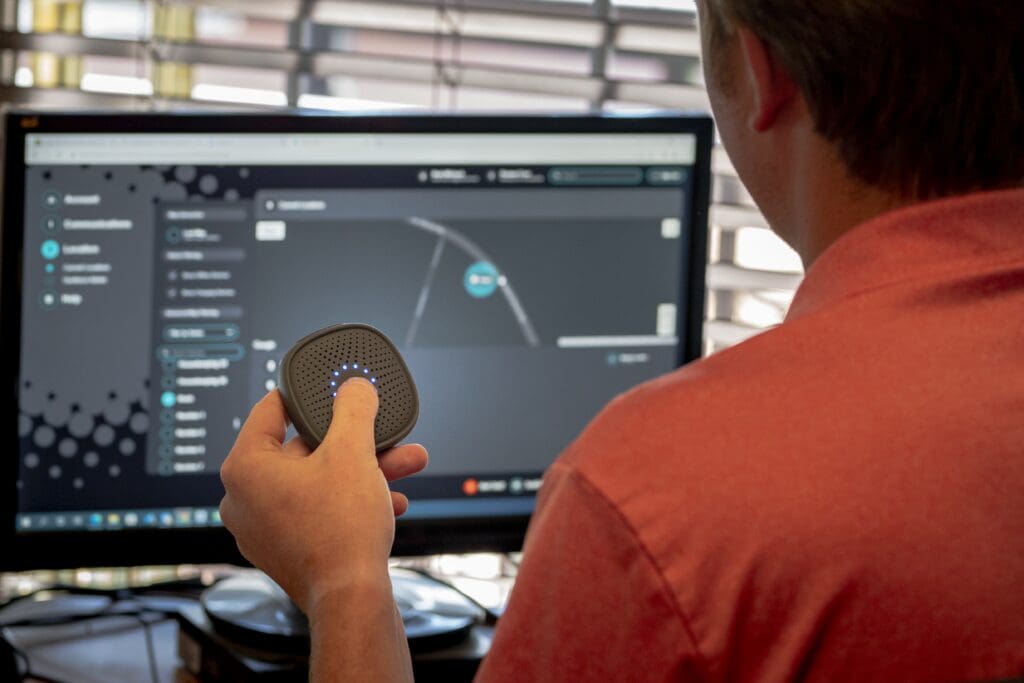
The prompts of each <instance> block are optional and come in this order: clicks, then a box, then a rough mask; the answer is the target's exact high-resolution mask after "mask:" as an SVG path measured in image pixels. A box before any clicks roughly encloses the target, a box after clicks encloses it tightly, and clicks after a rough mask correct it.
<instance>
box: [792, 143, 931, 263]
mask: <svg viewBox="0 0 1024 683" xmlns="http://www.w3.org/2000/svg"><path fill="white" fill-rule="evenodd" d="M812 146H813V147H814V149H809V150H808V152H809V153H808V154H805V155H802V159H803V162H804V163H802V164H799V166H800V167H799V169H798V170H799V172H798V173H797V175H796V179H797V180H796V183H795V187H794V195H793V196H794V204H793V214H792V215H793V221H792V223H791V225H790V226H789V228H790V229H789V231H788V234H787V235H785V238H786V240H787V241H788V242H789V243H790V245H791V246H792V247H793V248H794V249H795V250H796V251H797V253H798V254H800V258H801V260H802V261H803V264H804V269H805V270H806V269H808V268H810V267H811V264H813V263H814V261H816V260H817V258H818V257H819V256H820V255H821V254H822V253H823V252H824V251H825V250H826V249H828V248H829V247H830V246H831V245H832V244H833V243H834V242H835V241H836V240H838V239H839V238H840V237H842V236H843V235H845V234H846V233H847V232H849V231H850V230H852V229H854V228H856V227H857V226H858V225H861V224H862V223H866V222H867V221H869V220H871V219H872V218H875V217H877V216H880V215H882V214H884V213H888V212H889V211H893V210H894V209H898V208H901V207H904V206H908V205H910V204H913V203H915V200H913V199H909V198H907V197H904V196H901V195H899V194H896V193H892V192H887V191H884V190H881V189H878V188H875V187H872V186H869V185H867V184H866V183H864V182H862V181H860V180H858V179H856V178H854V177H852V176H851V175H850V173H849V172H848V171H847V170H846V167H845V165H844V164H843V163H842V161H841V160H840V159H839V157H838V155H837V154H836V153H835V151H834V149H833V148H832V147H831V145H828V146H827V147H824V148H823V147H821V146H819V145H812Z"/></svg>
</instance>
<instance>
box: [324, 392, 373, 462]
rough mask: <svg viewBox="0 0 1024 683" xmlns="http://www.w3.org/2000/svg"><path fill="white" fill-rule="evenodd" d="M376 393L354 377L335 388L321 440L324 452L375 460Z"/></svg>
mask: <svg viewBox="0 0 1024 683" xmlns="http://www.w3.org/2000/svg"><path fill="white" fill-rule="evenodd" d="M377 406H378V397H377V389H376V387H374V386H373V385H372V384H370V383H369V382H367V381H366V380H365V379H362V378H360V377H356V378H353V379H350V380H348V381H346V382H345V383H344V384H342V385H341V387H339V388H338V397H337V398H336V399H334V414H333V416H332V417H331V425H330V427H328V429H327V435H326V436H324V440H323V444H322V446H321V448H323V447H324V446H326V447H327V450H328V451H334V450H340V451H341V452H343V453H349V452H355V453H356V454H359V455H369V456H374V457H375V456H376V454H377V448H376V441H375V439H374V429H373V423H374V420H375V419H376V418H377Z"/></svg>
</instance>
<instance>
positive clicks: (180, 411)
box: [17, 163, 692, 533]
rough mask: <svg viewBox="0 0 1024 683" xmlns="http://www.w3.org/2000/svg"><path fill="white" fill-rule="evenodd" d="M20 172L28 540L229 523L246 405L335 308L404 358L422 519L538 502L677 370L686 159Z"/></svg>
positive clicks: (331, 318)
mask: <svg viewBox="0 0 1024 683" xmlns="http://www.w3.org/2000/svg"><path fill="white" fill-rule="evenodd" d="M25 172H26V182H25V186H26V193H25V214H24V215H25V226H24V230H25V241H24V244H25V249H24V251H25V257H24V297H23V303H22V305H23V320H22V359H21V376H20V379H19V381H20V390H19V401H20V413H19V416H18V428H19V437H20V453H19V455H18V457H19V472H20V475H19V481H18V487H19V492H18V508H19V515H18V522H17V523H18V527H19V531H21V532H26V533H29V532H36V531H54V530H68V529H76V528H80V529H94V530H110V529H120V528H127V527H135V526H137V527H182V526H185V527H188V526H208V525H216V524H219V518H218V516H217V511H216V508H217V505H218V503H219V501H220V498H221V496H222V488H221V485H220V481H219V477H218V474H217V473H218V469H219V467H220V464H221V462H222V461H223V459H224V457H225V456H226V454H227V452H228V451H229V449H230V448H231V445H232V443H233V442H234V439H235V437H236V435H237V433H238V430H239V428H240V426H241V425H242V423H243V422H244V420H245V418H246V415H247V414H248V411H249V408H250V407H251V406H252V404H253V403H254V402H255V401H257V400H258V399H259V398H260V397H261V396H263V395H264V394H265V393H266V392H268V391H271V390H273V389H275V387H276V382H277V377H278V364H279V363H280V360H281V358H282V356H283V355H284V353H285V352H286V351H287V350H288V349H289V348H290V347H291V345H292V344H293V343H294V342H295V341H296V340H298V339H299V338H300V337H302V336H304V335H306V334H308V333H309V332H311V331H313V330H316V329H319V328H321V327H325V326H327V325H333V324H337V323H342V322H362V323H368V324H370V325H373V326H375V327H377V328H378V329H380V330H382V331H383V332H384V333H385V334H387V335H388V336H389V337H390V338H391V339H392V340H393V341H394V342H395V344H396V345H397V346H398V348H399V350H400V351H401V353H402V354H403V356H404V357H405V359H406V361H407V363H408V365H409V367H410V370H411V371H412V374H413V376H414V378H415V380H416V383H417V386H418V388H419V391H420V401H421V415H420V419H419V422H418V425H417V427H416V429H415V430H414V431H413V433H412V434H411V435H410V437H409V438H408V439H407V440H410V441H418V442H421V443H423V444H425V445H426V446H427V448H428V449H429V451H430V454H431V465H430V467H429V469H428V471H427V472H426V473H424V474H423V475H421V476H418V477H415V478H413V479H411V480H410V481H407V482H402V483H400V484H398V485H397V486H396V488H398V489H399V490H402V491H405V492H407V493H408V494H409V495H410V497H411V498H412V499H413V505H412V509H411V511H410V516H413V517H416V516H417V515H418V516H420V517H430V516H439V517H440V516H443V517H458V516H463V515H472V516H481V515H487V514H522V513H525V512H529V511H530V510H531V509H532V504H533V494H534V493H535V492H536V490H537V488H538V487H539V485H540V481H541V474H542V472H543V471H544V469H545V468H546V467H547V466H548V465H549V464H550V463H551V462H552V460H553V459H554V458H555V457H556V456H557V455H558V454H559V453H560V452H561V451H562V450H563V449H564V448H565V447H566V446H567V445H568V444H569V443H570V442H571V440H572V439H573V438H574V437H575V436H576V435H577V434H578V433H579V432H580V430H581V429H582V428H583V427H584V426H585V425H586V423H587V422H588V421H589V420H590V419H591V418H592V417H593V416H594V415H595V414H596V413H597V412H598V411H599V410H600V409H601V408H602V407H603V406H604V405H605V404H606V403H607V402H608V401H609V400H610V399H611V398H613V397H614V396H615V395H616V394H619V393H621V392H623V391H625V390H627V389H628V388H630V387H632V386H634V385H636V384H638V383H640V382H642V381H644V380H647V379H649V378H651V377H654V376H656V375H659V374H663V373H665V372H667V371H669V370H671V369H673V368H674V367H675V365H676V363H677V362H678V344H679V340H678V339H677V334H678V331H677V329H678V324H677V323H678V322H679V321H680V320H682V319H684V318H685V316H686V315H687V312H686V311H685V310H684V301H683V300H681V295H682V292H683V285H682V283H683V282H684V281H685V273H684V271H683V264H684V254H683V249H684V246H683V245H685V244H686V243H687V239H688V230H689V220H688V212H689V205H690V195H691V182H692V177H691V170H690V168H689V167H687V166H679V165H672V166H660V165H637V166H635V167H623V166H621V165H615V166H608V167H602V166H587V167H573V168H563V167H559V166H536V167H522V166H518V165H517V166H512V167H503V166H501V165H500V164H488V165H481V166H474V165H469V166H451V165H444V166H441V167H437V166H432V165H430V164H423V163H410V164H408V165H405V166H402V165H390V166H387V167H382V166H373V165H360V166H337V165H335V166H325V165H316V166H301V165H294V164H293V165H289V166H270V165H235V164H227V165H210V164H204V165H192V164H185V163H183V164H175V165H166V166H146V165H118V164H74V165H72V164H46V163H39V164H31V165H28V166H27V167H26V171H25ZM328 371H329V369H327V368H325V378H326V376H327V373H328Z"/></svg>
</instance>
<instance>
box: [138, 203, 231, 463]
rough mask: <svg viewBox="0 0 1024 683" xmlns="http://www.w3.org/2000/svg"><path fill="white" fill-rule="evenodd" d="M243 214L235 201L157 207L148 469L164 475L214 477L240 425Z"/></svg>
mask: <svg viewBox="0 0 1024 683" xmlns="http://www.w3.org/2000/svg"><path fill="white" fill-rule="evenodd" d="M250 225H251V220H250V214H249V210H248V208H247V207H246V206H245V205H242V204H231V203H204V204H202V205H201V206H197V205H196V204H182V205H164V206H162V207H161V209H160V210H159V215H158V216H157V224H156V234H157V240H156V241H155V245H156V248H155V250H154V251H155V254H154V257H155V267H154V274H155V282H156V283H157V286H156V287H155V289H154V301H155V306H154V309H153V310H154V315H153V339H154V346H155V356H154V363H155V368H154V372H153V374H152V376H153V377H159V381H158V382H154V383H153V396H152V405H153V406H155V407H156V410H157V411H158V414H159V423H160V428H159V432H158V435H157V438H156V439H154V440H151V442H150V443H151V445H150V447H149V454H148V459H147V469H148V471H150V472H151V473H155V474H160V475H165V476H170V475H176V474H200V473H204V472H206V473H208V472H211V471H216V468H217V467H218V466H219V463H220V461H221V460H222V459H223V457H224V455H225V454H226V453H227V451H228V449H229V448H230V445H231V443H230V439H232V438H233V435H234V433H235V431H237V429H238V427H239V419H238V417H237V416H238V414H239V412H240V407H238V406H235V405H234V403H235V400H234V399H235V398H236V397H238V396H240V395H244V392H238V391H237V390H234V388H235V387H236V385H238V384H239V383H243V384H244V385H246V386H247V385H248V377H247V373H246V371H245V369H244V368H243V367H242V362H243V360H244V359H245V354H246V349H245V346H244V345H243V343H242V341H241V339H242V329H241V328H240V325H241V321H242V318H243V313H244V311H243V308H242V306H241V305H240V303H239V302H240V291H239V289H238V287H239V282H240V281H242V280H243V279H244V278H242V277H239V274H240V273H239V270H240V268H241V267H242V265H243V264H244V262H245V260H246V255H247V252H246V245H245V242H246V239H247V238H246V235H247V232H248V230H247V228H248V227H249V226H250Z"/></svg>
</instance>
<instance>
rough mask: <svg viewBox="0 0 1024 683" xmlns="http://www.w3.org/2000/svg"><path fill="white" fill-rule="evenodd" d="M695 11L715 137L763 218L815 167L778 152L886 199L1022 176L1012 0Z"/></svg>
mask: <svg viewBox="0 0 1024 683" xmlns="http://www.w3.org/2000/svg"><path fill="white" fill-rule="evenodd" d="M701 15H702V31H703V35H704V50H705V55H704V57H705V74H706V78H707V81H708V89H709V93H710V96H711V100H712V105H713V107H714V109H715V113H716V115H717V118H718V122H719V127H720V130H721V134H722V138H723V141H724V142H725V144H726V146H727V147H728V149H729V151H730V154H731V155H732V156H733V159H734V162H735V163H736V165H737V169H738V170H739V172H740V174H741V176H743V179H744V180H745V181H746V182H747V184H748V186H750V189H751V192H752V193H753V195H754V197H755V199H757V200H758V201H759V203H761V204H762V208H763V209H764V210H765V213H766V215H768V216H769V220H772V219H773V215H772V214H773V213H774V214H775V215H774V219H775V220H773V225H775V224H776V223H777V222H780V221H781V222H783V223H785V222H787V221H791V220H792V216H791V214H792V213H793V211H794V210H796V208H797V207H794V206H792V203H793V202H795V201H798V200H799V198H796V197H793V196H779V195H780V193H781V192H783V191H784V185H785V183H784V182H781V181H784V180H785V179H786V176H787V175H789V174H791V173H792V172H794V171H796V172H799V173H805V174H806V173H807V172H813V171H814V170H815V169H813V168H810V167H807V168H795V169H794V168H793V166H792V165H793V164H794V163H795V164H799V163H800V162H801V159H794V158H789V157H788V155H789V153H791V152H793V153H796V154H801V153H807V152H811V151H813V156H814V157H815V162H814V163H816V164H818V165H821V166H827V165H828V161H829V159H830V158H831V157H833V156H834V158H835V159H836V160H837V161H838V162H839V165H840V167H841V169H842V170H843V171H844V172H845V174H846V175H847V176H848V179H849V181H850V182H849V187H854V186H857V185H859V186H860V187H861V188H862V190H863V191H864V192H866V193H871V194H875V195H879V196H881V195H885V196H888V197H889V198H890V199H891V200H892V201H891V203H892V204H900V203H907V202H911V201H916V200H922V199H928V198H936V197H943V196H950V195H957V194H964V193H967V192H970V191H974V190H982V189H995V188H1002V187H1011V186H1016V185H1020V184H1021V183H1022V182H1024V2H1022V1H1021V0H942V2H935V1H934V0H827V1H822V0H702V1H701ZM808 128H809V129H810V130H809V131H808V130H806V129H808ZM808 133H811V134H813V135H809V134H808ZM819 144H820V145H822V148H821V149H818V150H811V148H812V147H814V146H815V145H819ZM801 148H802V149H801ZM802 161H803V162H805V163H806V162H808V159H806V158H804V159H803V160H802ZM821 170H822V171H823V172H826V173H827V171H828V169H821ZM849 187H847V188H846V189H849ZM855 192H856V191H855ZM776 227H780V228H781V229H780V232H782V233H783V236H784V237H785V236H786V234H785V232H786V226H776Z"/></svg>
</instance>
